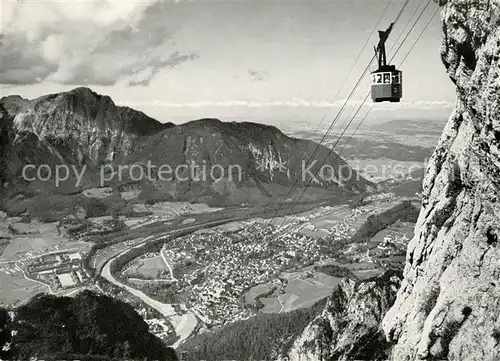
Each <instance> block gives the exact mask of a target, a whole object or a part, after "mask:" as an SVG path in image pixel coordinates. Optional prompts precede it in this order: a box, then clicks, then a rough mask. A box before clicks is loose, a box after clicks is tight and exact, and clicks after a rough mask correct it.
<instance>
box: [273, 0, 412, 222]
mask: <svg viewBox="0 0 500 361" xmlns="http://www.w3.org/2000/svg"><path fill="white" fill-rule="evenodd" d="M409 2H410V0H406V1H405V3H404V5H403V7H402V8H401V10H400V11H399V14H398V16H397V17H396V21H397V20H399V18H400V17H401V15H402V14H403V12H404V10H405V9H406V7H407V6H408V4H409ZM396 21H395V22H394V23H393V24H395V23H396ZM375 58H376V55H373V56H372V58H371V59H370V62H369V63H368V65H367V66H366V68H365V70H364V71H363V73H362V75H361V76H360V78H359V79H358V81H357V82H356V84H355V86H354V88H353V90H352V91H351V92H350V94H349V95H348V97H347V99H346V100H345V101H344V104H343V105H342V107H341V109H340V110H339V112H338V113H337V115H336V117H335V118H334V120H333V121H332V123H331V124H330V126H329V127H328V129H327V131H326V133H325V135H324V136H323V137H322V139H321V141H320V143H319V144H318V146H317V147H316V149H315V151H314V152H313V154H312V155H311V157H310V158H309V160H308V161H307V163H306V164H309V163H310V161H311V159H313V158H314V156H315V155H316V153H317V151H318V149H319V148H320V146H321V145H322V143H323V142H324V140H325V139H326V138H327V136H328V135H329V133H330V132H331V130H332V128H333V126H334V125H335V123H336V122H337V120H338V119H339V117H340V115H341V114H342V113H343V111H344V109H345V107H346V105H347V103H348V102H349V100H350V98H351V97H352V95H353V94H354V92H355V91H356V90H357V88H358V86H359V84H360V83H361V81H362V80H363V77H364V75H365V74H366V72H367V71H368V70H369V69H370V66H371V64H372V62H373V60H374V59H375ZM302 176H303V174H302V171H301V174H300V176H299V177H298V178H297V179H296V180H295V182H294V183H293V185H292V187H291V188H290V189H289V191H288V192H287V194H286V195H285V197H284V199H283V201H282V202H281V204H280V206H279V207H278V209H277V210H276V212H275V213H274V216H273V217H272V220H274V218H275V217H276V215H277V214H278V212H279V211H280V210H281V208H282V207H283V206H284V204H285V203H286V200H287V198H288V197H289V195H290V194H291V192H292V191H293V190H294V189H295V187H296V185H297V184H298V182H299V179H300V178H301V177H302ZM307 188H308V186H306V188H305V190H304V192H305V191H306V190H307ZM304 192H303V193H304ZM303 193H302V194H303ZM302 194H301V195H300V196H299V198H300V197H301V196H302ZM296 204H297V203H296V202H295V204H294V205H293V206H292V208H293V207H295V205H296Z"/></svg>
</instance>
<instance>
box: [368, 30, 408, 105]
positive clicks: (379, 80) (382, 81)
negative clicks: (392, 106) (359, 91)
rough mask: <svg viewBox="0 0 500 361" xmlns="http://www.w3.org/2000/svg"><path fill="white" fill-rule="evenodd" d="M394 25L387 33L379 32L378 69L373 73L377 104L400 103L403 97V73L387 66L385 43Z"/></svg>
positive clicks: (374, 95) (391, 66) (372, 90)
mask: <svg viewBox="0 0 500 361" xmlns="http://www.w3.org/2000/svg"><path fill="white" fill-rule="evenodd" d="M393 26H394V23H392V24H391V25H390V26H389V28H388V29H387V30H385V31H381V30H379V32H378V34H379V37H380V41H379V43H378V46H377V47H375V54H376V55H377V60H378V69H377V70H375V71H374V72H372V84H371V87H372V89H371V93H372V100H373V101H374V102H375V103H380V102H392V103H395V102H399V101H400V100H401V98H402V96H403V77H402V75H403V73H402V72H401V71H400V70H397V69H396V67H395V66H394V65H388V64H387V56H386V53H385V42H386V41H387V38H388V37H389V34H390V33H391V31H392V28H393Z"/></svg>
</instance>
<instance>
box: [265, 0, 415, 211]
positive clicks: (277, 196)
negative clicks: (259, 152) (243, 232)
mask: <svg viewBox="0 0 500 361" xmlns="http://www.w3.org/2000/svg"><path fill="white" fill-rule="evenodd" d="M408 1H409V0H407V1H406V3H405V5H407V3H408ZM392 2H393V0H390V1H388V2H387V4H386V6H385V8H384V10H383V12H382V14H381V15H380V17H379V19H378V21H377V23H376V24H375V26H374V27H373V29H372V31H371V32H370V35H369V36H368V38H367V39H366V42H365V43H364V44H363V47H362V49H361V51H360V52H359V54H358V56H357V58H356V60H355V61H354V63H353V64H352V66H351V69H350V70H349V72H348V74H347V75H346V77H345V78H344V80H343V82H342V84H341V86H340V88H338V90H337V93H336V94H335V97H334V99H336V98H337V97H338V96H339V94H340V91H341V90H342V89H343V88H344V86H345V84H346V83H347V80H348V79H349V76H350V75H351V74H352V72H353V70H354V67H355V66H356V64H357V63H358V61H359V59H360V58H361V55H362V54H363V52H364V50H365V49H366V47H367V46H368V44H369V42H370V39H371V37H372V36H373V34H374V32H375V31H376V30H377V28H378V26H379V24H380V23H381V22H382V19H383V18H384V15H385V14H386V13H387V10H388V9H389V6H390V5H391V4H392ZM403 9H404V7H403ZM400 14H401V12H400ZM372 61H373V59H372V60H371V61H370V63H371V62H372ZM367 69H368V67H367ZM367 69H365V72H366V71H367ZM328 112H329V110H328V109H327V111H326V112H325V113H324V115H323V117H322V118H321V120H320V122H319V124H318V126H317V127H316V130H315V132H314V134H316V132H317V131H318V130H319V129H320V127H321V125H322V124H323V122H324V120H325V119H326V116H327V115H328ZM337 119H338V115H337V117H336V118H335V120H334V123H335V122H336V120H337ZM334 123H333V124H332V125H330V127H329V128H328V129H329V131H330V130H331V128H332V127H333V125H334ZM329 131H328V132H329ZM328 132H327V134H326V135H324V136H323V137H322V138H321V140H320V142H319V143H318V144H317V145H316V148H315V150H314V152H313V153H312V155H311V156H310V157H309V159H308V160H307V163H306V164H308V163H309V162H310V161H311V160H312V159H313V157H314V155H315V154H316V153H317V151H318V149H319V147H320V146H321V144H322V143H323V142H324V141H325V139H326V136H327V135H328ZM307 149H309V147H308V148H307ZM307 149H306V152H307ZM301 177H302V173H301V174H300V175H299V177H298V178H297V179H296V180H295V182H294V183H293V184H292V187H291V188H290V189H289V190H288V192H287V193H286V194H285V197H284V198H283V202H282V204H281V205H280V206H279V207H278V210H277V211H276V213H275V215H274V216H273V219H274V217H275V216H276V214H277V213H278V212H279V211H280V208H281V207H282V206H283V205H284V204H285V203H286V200H287V198H288V197H289V196H290V194H291V193H292V192H293V190H294V189H295V186H296V185H297V183H298V180H299V179H300V178H301ZM273 198H274V197H273ZM275 198H276V199H274V201H273V203H272V205H271V207H273V206H274V205H276V203H277V202H278V200H279V194H277V195H276V197H275Z"/></svg>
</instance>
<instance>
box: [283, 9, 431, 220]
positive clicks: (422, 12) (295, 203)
mask: <svg viewBox="0 0 500 361" xmlns="http://www.w3.org/2000/svg"><path fill="white" fill-rule="evenodd" d="M431 1H432V0H428V2H427V5H426V6H425V7H424V9H423V10H422V11H421V13H420V15H419V16H418V18H417V19H416V20H415V22H414V24H413V26H412V27H411V29H410V31H409V32H408V34H407V35H406V36H405V38H404V39H403V41H402V42H401V44H400V45H399V47H398V49H397V50H396V53H395V54H394V55H393V56H392V58H391V60H390V62H392V61H393V60H394V57H395V56H396V54H397V53H398V52H399V50H400V49H401V47H402V46H403V44H404V42H405V41H406V39H407V38H408V36H409V35H410V34H411V32H412V31H413V29H414V28H415V26H416V24H417V23H418V21H419V20H420V18H421V17H422V15H423V14H424V12H425V10H426V9H427V7H428V6H429V5H430V3H431ZM438 10H439V8H437V10H436V11H435V13H434V14H433V16H432V17H431V20H430V21H432V18H433V17H434V15H435V14H436V13H437V11H438ZM430 21H429V22H428V23H427V24H426V26H425V28H424V29H423V31H422V33H421V34H420V36H419V37H418V38H417V40H416V41H415V43H414V44H413V46H412V47H411V49H410V51H411V50H412V49H413V48H414V46H415V45H416V43H417V42H418V40H419V39H420V38H421V36H422V35H423V33H424V32H425V30H426V29H427V27H428V25H429V24H430ZM409 53H410V52H408V54H407V55H406V56H405V59H406V58H407V57H408V55H409ZM370 93H371V92H368V94H367V95H366V97H365V98H364V100H363V102H362V103H361V105H360V106H359V107H358V109H357V111H356V113H355V114H354V116H353V117H352V119H351V120H350V121H349V123H348V124H347V127H346V128H345V129H344V131H343V132H342V134H341V136H340V137H342V136H343V135H344V134H345V132H346V131H347V129H348V128H349V126H350V125H351V123H352V122H353V120H354V119H355V117H356V116H357V115H358V113H359V111H360V110H361V108H362V107H363V105H364V104H365V103H366V101H367V99H368V97H369V96H370ZM339 140H340V138H339V139H338V140H337V142H336V143H335V144H334V145H333V147H332V148H330V150H329V152H328V154H327V156H326V158H325V159H324V160H323V162H322V163H321V165H320V168H321V167H322V166H323V164H324V163H325V161H326V160H327V159H328V157H329V156H330V155H331V153H332V152H333V150H334V149H335V147H336V146H337V144H338V142H339ZM311 181H312V180H311ZM310 185H311V182H309V183H308V184H307V185H306V187H305V188H304V190H303V191H302V193H301V194H300V195H299V197H298V199H297V201H295V202H294V205H293V206H292V209H293V207H295V206H296V205H297V203H298V201H299V200H300V198H301V197H302V196H303V195H304V193H305V192H306V191H307V188H309V186H310ZM290 213H291V212H289V213H288V215H290ZM288 215H287V216H288ZM285 220H286V217H285V219H283V222H282V224H281V226H283V224H284V223H285ZM281 226H280V227H281Z"/></svg>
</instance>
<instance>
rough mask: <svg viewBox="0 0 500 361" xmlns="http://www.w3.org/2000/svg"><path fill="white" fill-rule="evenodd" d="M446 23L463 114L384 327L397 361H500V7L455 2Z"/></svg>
mask: <svg viewBox="0 0 500 361" xmlns="http://www.w3.org/2000/svg"><path fill="white" fill-rule="evenodd" d="M442 2H443V1H442ZM441 16H442V30H443V45H442V50H441V51H442V59H443V63H444V65H445V67H446V69H447V71H448V74H449V76H450V78H451V80H452V81H453V82H454V83H455V84H456V87H457V102H456V108H455V110H454V112H453V114H452V116H451V117H450V119H449V121H448V124H447V125H446V128H445V129H444V132H443V134H442V136H441V139H440V141H439V143H438V146H437V148H436V150H435V152H434V154H433V156H432V159H431V162H430V164H429V166H428V169H427V174H426V176H425V179H424V184H423V189H424V192H423V208H422V210H421V213H420V216H419V220H418V222H417V226H416V230H415V237H414V238H413V239H412V241H411V242H410V244H409V247H408V253H407V259H406V266H405V270H404V280H403V282H402V286H401V289H400V290H399V292H398V297H397V300H396V302H395V304H394V306H393V307H392V308H391V310H390V311H389V312H388V314H387V315H386V317H385V319H384V322H383V328H384V331H385V333H386V336H387V338H388V340H389V341H391V342H394V343H395V346H394V348H393V355H392V359H393V360H397V361H405V360H435V359H448V360H470V361H473V360H478V361H494V360H500V244H499V237H500V202H499V190H500V150H499V148H500V76H499V73H500V63H499V55H500V2H499V1H498V0H491V1H490V0H475V1H470V0H450V1H447V2H446V4H445V5H444V7H443V9H442V15H441Z"/></svg>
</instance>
